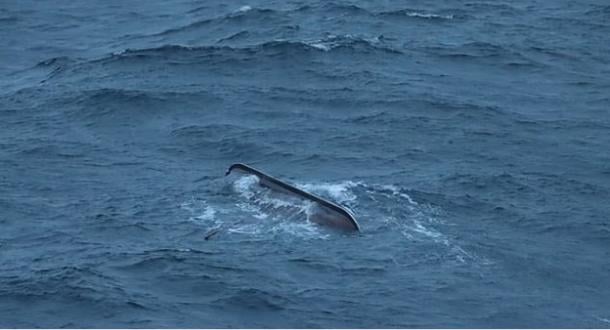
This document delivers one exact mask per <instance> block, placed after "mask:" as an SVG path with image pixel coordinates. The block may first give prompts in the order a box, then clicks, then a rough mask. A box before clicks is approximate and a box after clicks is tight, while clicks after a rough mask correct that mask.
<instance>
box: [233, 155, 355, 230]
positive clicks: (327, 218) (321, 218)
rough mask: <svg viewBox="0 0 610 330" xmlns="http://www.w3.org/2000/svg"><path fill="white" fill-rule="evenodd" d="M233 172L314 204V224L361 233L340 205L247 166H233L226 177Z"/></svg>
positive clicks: (349, 214) (350, 216)
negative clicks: (251, 177) (250, 177)
mask: <svg viewBox="0 0 610 330" xmlns="http://www.w3.org/2000/svg"><path fill="white" fill-rule="evenodd" d="M233 172H236V173H240V174H246V175H254V176H256V177H257V178H258V183H259V184H260V185H261V186H263V187H266V188H268V189H270V190H272V191H275V192H278V193H282V194H286V195H288V196H292V197H298V198H300V199H303V200H306V201H309V202H312V203H313V204H314V205H315V208H314V211H313V212H312V214H311V216H310V218H309V219H310V220H311V221H312V222H315V223H318V224H321V225H325V226H329V227H332V228H337V229H342V230H347V231H360V226H359V225H358V222H356V219H355V218H354V215H353V214H352V213H351V212H350V211H349V210H348V209H346V208H344V207H342V206H339V205H338V204H335V203H333V202H331V201H329V200H326V199H324V198H322V197H319V196H316V195H314V194H312V193H309V192H306V191H304V190H302V189H299V188H297V187H295V186H293V185H291V184H288V183H286V182H283V181H281V180H279V179H276V178H274V177H272V176H270V175H268V174H265V173H263V172H261V171H259V170H257V169H255V168H253V167H252V166H249V165H246V164H241V163H237V164H233V165H231V166H230V167H229V169H228V170H227V172H226V174H225V175H229V174H231V173H233Z"/></svg>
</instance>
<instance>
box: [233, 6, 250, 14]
mask: <svg viewBox="0 0 610 330" xmlns="http://www.w3.org/2000/svg"><path fill="white" fill-rule="evenodd" d="M250 10H252V7H250V6H248V5H245V6H241V7H239V9H238V10H237V11H238V12H240V13H245V12H248V11H250Z"/></svg>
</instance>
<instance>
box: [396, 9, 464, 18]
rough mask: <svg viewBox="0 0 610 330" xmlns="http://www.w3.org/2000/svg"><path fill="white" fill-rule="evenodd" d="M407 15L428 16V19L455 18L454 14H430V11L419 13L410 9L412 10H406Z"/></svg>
mask: <svg viewBox="0 0 610 330" xmlns="http://www.w3.org/2000/svg"><path fill="white" fill-rule="evenodd" d="M405 15H407V16H409V17H418V18H427V19H434V18H442V19H453V17H454V16H453V15H436V14H428V13H419V12H416V11H410V12H406V13H405Z"/></svg>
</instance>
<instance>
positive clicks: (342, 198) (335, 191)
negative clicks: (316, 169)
mask: <svg viewBox="0 0 610 330" xmlns="http://www.w3.org/2000/svg"><path fill="white" fill-rule="evenodd" d="M359 184H360V183H356V182H353V181H343V182H339V183H326V182H323V183H302V184H297V187H299V188H301V189H303V190H305V191H307V192H312V193H314V194H320V195H325V196H329V197H330V198H332V199H333V200H334V201H336V202H339V203H350V202H354V201H356V195H355V194H354V193H353V192H352V188H354V187H356V186H358V185H359Z"/></svg>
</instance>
